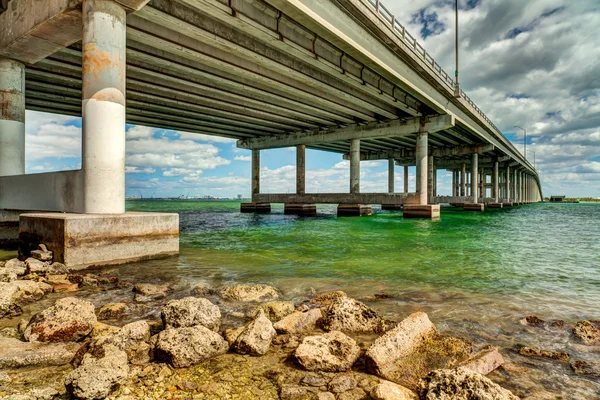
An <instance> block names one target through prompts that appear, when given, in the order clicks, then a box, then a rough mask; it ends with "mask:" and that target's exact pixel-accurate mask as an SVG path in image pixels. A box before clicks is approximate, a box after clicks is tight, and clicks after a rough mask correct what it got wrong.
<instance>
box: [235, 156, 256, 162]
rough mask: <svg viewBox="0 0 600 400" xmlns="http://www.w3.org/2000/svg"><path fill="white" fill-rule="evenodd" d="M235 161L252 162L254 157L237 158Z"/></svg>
mask: <svg viewBox="0 0 600 400" xmlns="http://www.w3.org/2000/svg"><path fill="white" fill-rule="evenodd" d="M233 159H234V160H235V161H252V156H235V157H234V158H233Z"/></svg>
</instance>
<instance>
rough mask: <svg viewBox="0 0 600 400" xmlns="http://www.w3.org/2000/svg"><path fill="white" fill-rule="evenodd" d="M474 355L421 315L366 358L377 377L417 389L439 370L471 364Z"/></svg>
mask: <svg viewBox="0 0 600 400" xmlns="http://www.w3.org/2000/svg"><path fill="white" fill-rule="evenodd" d="M470 353H471V345H470V344H469V343H468V342H466V341H464V340H462V339H459V338H455V337H452V336H447V335H441V334H438V333H437V331H436V329H435V326H434V325H433V323H431V321H430V320H429V318H428V317H427V314H425V313H422V312H418V313H414V314H411V315H409V316H408V317H407V318H406V319H404V320H403V321H402V322H400V323H399V324H398V325H397V326H396V327H395V328H394V329H391V330H390V331H388V332H386V333H385V334H384V335H383V336H381V337H379V338H377V340H375V342H374V343H373V345H372V346H371V347H369V349H368V350H367V352H366V355H365V358H366V363H367V368H368V369H369V370H370V371H371V372H373V373H374V374H376V375H379V376H380V377H382V378H385V379H387V380H390V381H392V382H395V383H398V384H400V385H402V386H406V387H408V388H409V389H414V388H416V386H417V384H418V381H419V379H420V378H421V377H423V376H425V375H427V374H428V373H429V372H431V371H433V370H436V369H443V368H452V367H454V366H456V365H457V364H459V363H460V362H463V361H465V360H467V359H468V358H469V355H470Z"/></svg>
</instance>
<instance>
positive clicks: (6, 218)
mask: <svg viewBox="0 0 600 400" xmlns="http://www.w3.org/2000/svg"><path fill="white" fill-rule="evenodd" d="M21 213H22V211H13V210H0V225H13V224H14V225H16V224H18V223H19V216H20V215H21Z"/></svg>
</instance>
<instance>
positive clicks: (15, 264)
mask: <svg viewBox="0 0 600 400" xmlns="http://www.w3.org/2000/svg"><path fill="white" fill-rule="evenodd" d="M4 268H6V269H9V270H11V271H13V272H14V273H15V274H17V275H19V276H20V275H25V272H26V268H25V263H24V262H23V261H21V260H19V259H18V258H11V259H10V260H8V261H6V263H5V264H4Z"/></svg>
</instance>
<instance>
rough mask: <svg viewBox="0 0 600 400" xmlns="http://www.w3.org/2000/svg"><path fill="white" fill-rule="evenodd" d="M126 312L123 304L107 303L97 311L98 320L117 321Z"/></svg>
mask: <svg viewBox="0 0 600 400" xmlns="http://www.w3.org/2000/svg"><path fill="white" fill-rule="evenodd" d="M127 311H129V307H127V304H125V303H108V304H105V305H103V306H102V307H101V308H100V310H99V311H98V319H99V320H105V319H117V318H120V317H122V316H123V314H125V313H126V312H127Z"/></svg>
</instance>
